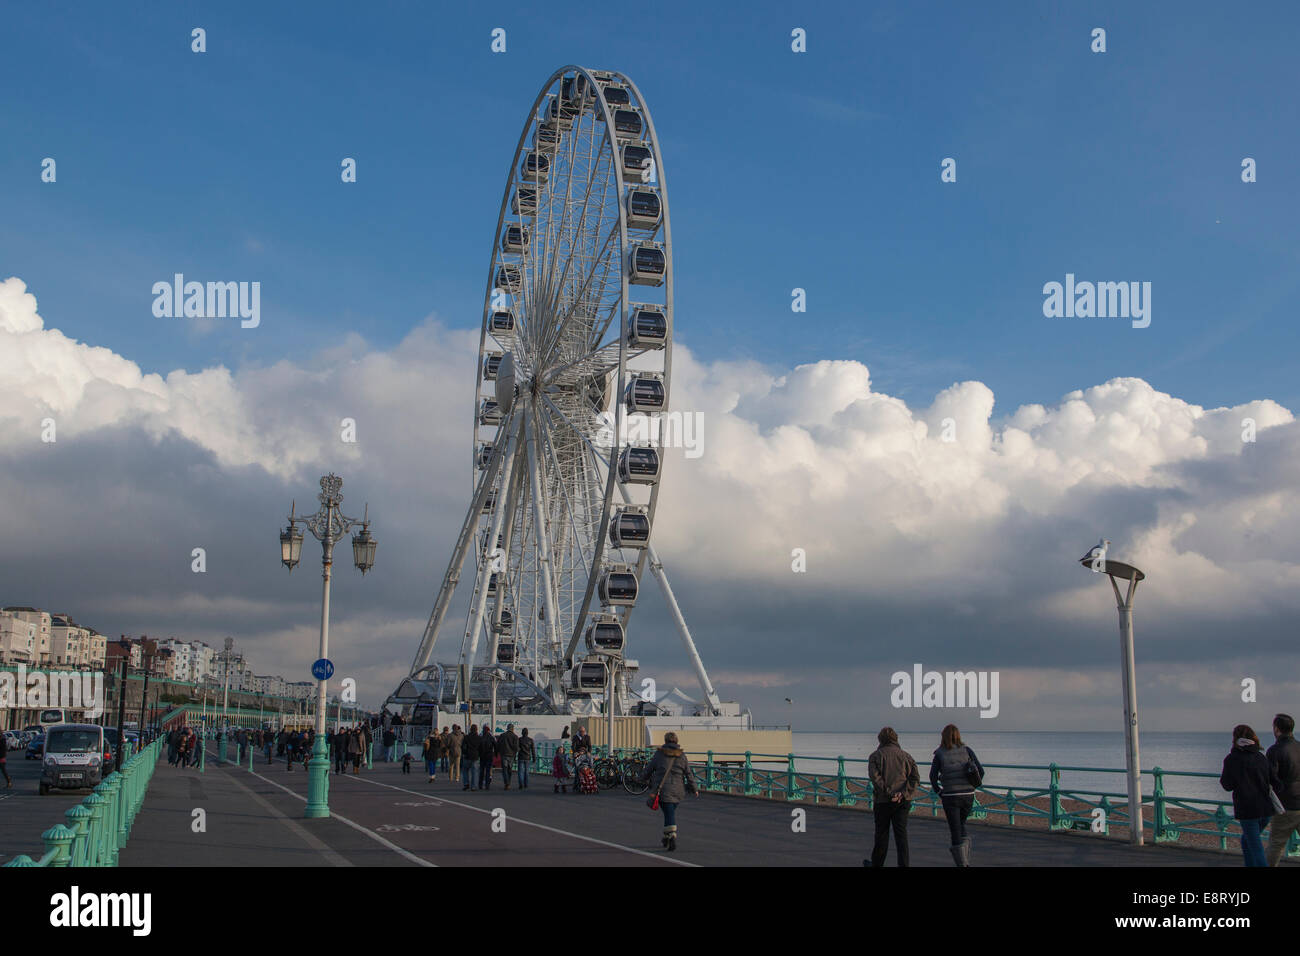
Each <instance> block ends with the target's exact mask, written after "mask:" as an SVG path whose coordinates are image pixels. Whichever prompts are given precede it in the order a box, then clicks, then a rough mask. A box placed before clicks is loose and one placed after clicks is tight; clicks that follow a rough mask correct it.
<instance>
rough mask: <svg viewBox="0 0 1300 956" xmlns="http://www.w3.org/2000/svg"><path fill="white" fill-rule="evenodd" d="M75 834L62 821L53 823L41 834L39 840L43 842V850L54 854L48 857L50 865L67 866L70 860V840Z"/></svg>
mask: <svg viewBox="0 0 1300 956" xmlns="http://www.w3.org/2000/svg"><path fill="white" fill-rule="evenodd" d="M76 835H77V834H76V832H75V831H73V830H69V829H68V828H67V827H65V826H64V825H63V824H62V823H56V824H54V826H52V827H50V828H49V829H48V830H46V831H45V832H44V833H42V834H41V842H42V843H44V844H45V852H46V853H49V852H50V851H51V850H53V851H54V856H52V857H51V858H50V863H49V865H50V866H67V865H68V864H69V863H70V862H71V860H72V840H73V838H74V837H76Z"/></svg>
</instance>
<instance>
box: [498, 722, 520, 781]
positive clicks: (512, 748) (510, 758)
mask: <svg viewBox="0 0 1300 956" xmlns="http://www.w3.org/2000/svg"><path fill="white" fill-rule="evenodd" d="M497 751H498V752H499V753H500V754H501V778H502V779H503V780H505V783H506V789H507V790H509V789H510V775H511V774H512V773H514V769H515V760H516V759H517V758H518V757H519V735H518V734H516V733H515V725H514V724H506V732H505V733H504V734H501V736H499V737H497Z"/></svg>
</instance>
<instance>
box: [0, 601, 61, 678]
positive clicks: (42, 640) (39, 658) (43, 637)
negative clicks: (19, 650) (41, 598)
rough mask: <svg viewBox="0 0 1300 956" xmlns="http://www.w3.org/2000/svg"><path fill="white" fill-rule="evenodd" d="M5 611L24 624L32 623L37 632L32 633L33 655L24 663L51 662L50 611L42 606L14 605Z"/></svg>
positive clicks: (7, 614) (32, 664) (30, 664)
mask: <svg viewBox="0 0 1300 956" xmlns="http://www.w3.org/2000/svg"><path fill="white" fill-rule="evenodd" d="M4 613H5V615H6V616H12V618H13V619H14V620H16V621H20V622H22V623H24V624H31V625H34V627H35V632H34V633H33V634H32V635H31V638H32V648H31V652H30V653H31V657H30V658H29V659H28V660H26V661H24V662H23V663H26V664H28V665H29V666H37V665H40V664H47V663H49V660H50V623H51V621H50V614H49V612H48V611H42V610H41V609H40V608H35V607H23V606H21V605H13V606H11V607H7V608H5V609H4ZM24 640H25V638H24Z"/></svg>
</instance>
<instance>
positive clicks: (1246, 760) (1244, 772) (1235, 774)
mask: <svg viewBox="0 0 1300 956" xmlns="http://www.w3.org/2000/svg"><path fill="white" fill-rule="evenodd" d="M1275 779H1276V778H1275V777H1274V776H1273V771H1272V768H1271V767H1270V765H1269V761H1268V757H1266V756H1265V755H1264V751H1263V750H1262V749H1260V745H1259V737H1258V736H1257V735H1256V734H1255V731H1253V730H1251V729H1250V727H1249V726H1248V725H1246V724H1238V725H1237V726H1236V727H1233V728H1232V749H1231V750H1229V751H1228V755H1227V756H1226V757H1224V758H1223V773H1221V774H1220V775H1219V785H1220V786H1221V787H1223V789H1224V790H1228V791H1230V792H1231V793H1232V816H1233V818H1234V819H1235V820H1236V821H1237V822H1238V823H1239V824H1240V825H1241V855H1242V857H1243V858H1244V860H1245V862H1246V866H1267V865H1268V861H1267V859H1266V857H1265V856H1264V844H1263V842H1262V841H1261V839H1260V833H1261V832H1262V831H1263V829H1264V827H1266V826H1268V821H1269V818H1270V817H1272V816H1273V813H1274V807H1273V801H1274V800H1276V799H1277V793H1276V791H1277V790H1278V789H1281V785H1280V782H1279V783H1278V786H1277V787H1274V781H1275Z"/></svg>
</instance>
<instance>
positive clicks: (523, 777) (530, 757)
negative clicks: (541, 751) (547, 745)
mask: <svg viewBox="0 0 1300 956" xmlns="http://www.w3.org/2000/svg"><path fill="white" fill-rule="evenodd" d="M536 759H537V747H536V745H535V743H534V741H533V738H532V737H529V736H528V728H527V727H525V728H524V730H523V733H521V734H520V735H519V789H520V790H527V789H528V771H529V770H531V769H532V767H533V761H534V760H536Z"/></svg>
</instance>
